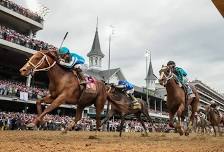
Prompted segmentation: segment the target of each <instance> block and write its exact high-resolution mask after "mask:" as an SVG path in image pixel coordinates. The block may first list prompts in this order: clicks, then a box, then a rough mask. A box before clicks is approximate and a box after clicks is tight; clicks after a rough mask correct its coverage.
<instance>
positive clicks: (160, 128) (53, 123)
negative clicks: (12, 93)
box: [0, 112, 167, 132]
mask: <svg viewBox="0 0 224 152" xmlns="http://www.w3.org/2000/svg"><path fill="white" fill-rule="evenodd" d="M35 117H36V114H28V113H22V112H0V130H28V129H29V128H28V127H27V125H28V124H29V123H31V122H32V121H33V120H34V119H35ZM71 121H72V117H69V116H59V115H50V114H47V115H46V116H45V117H44V121H43V123H42V124H41V125H40V126H39V128H38V130H63V129H65V127H66V126H67V125H68V124H69V122H71ZM145 125H146V128H147V129H148V131H157V132H165V131H166V129H167V124H166V123H154V124H153V126H152V124H151V123H148V122H145ZM108 126H109V128H107V127H106V124H105V125H104V126H103V127H102V128H101V130H102V131H115V132H116V131H119V129H120V120H116V119H115V120H110V121H108ZM74 130H76V131H79V130H82V131H95V130H96V121H95V119H91V118H82V119H81V120H80V121H79V122H78V124H77V126H76V128H74ZM123 131H125V132H142V131H144V130H143V127H142V125H141V123H140V122H138V121H137V120H126V121H125V123H124V128H123Z"/></svg>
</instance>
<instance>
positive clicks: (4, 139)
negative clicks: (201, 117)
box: [0, 131, 224, 152]
mask: <svg viewBox="0 0 224 152" xmlns="http://www.w3.org/2000/svg"><path fill="white" fill-rule="evenodd" d="M94 134H95V132H69V133H68V134H66V135H61V133H60V132H56V131H0V152H8V151H10V152H48V151H51V152H55V151H61V152H75V151H77V152H101V151H103V152H109V151H112V152H132V151H133V152H145V151H147V152H179V151H180V152H193V151H194V152H224V137H213V136H210V135H197V134H191V135H190V136H189V137H185V136H182V137H180V136H179V135H178V134H172V133H170V134H164V133H150V134H149V135H148V136H147V137H144V136H141V134H140V133H124V134H123V137H121V138H120V137H119V136H118V133H108V132H100V133H98V136H97V138H96V139H89V137H90V136H93V135H94Z"/></svg>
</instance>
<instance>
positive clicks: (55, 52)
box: [40, 50, 58, 61]
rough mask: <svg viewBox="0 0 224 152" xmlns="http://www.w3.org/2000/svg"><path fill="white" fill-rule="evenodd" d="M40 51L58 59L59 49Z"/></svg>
mask: <svg viewBox="0 0 224 152" xmlns="http://www.w3.org/2000/svg"><path fill="white" fill-rule="evenodd" d="M40 52H42V53H44V54H46V55H47V56H49V57H51V58H52V59H53V60H55V61H58V55H57V51H55V50H41V51H40Z"/></svg>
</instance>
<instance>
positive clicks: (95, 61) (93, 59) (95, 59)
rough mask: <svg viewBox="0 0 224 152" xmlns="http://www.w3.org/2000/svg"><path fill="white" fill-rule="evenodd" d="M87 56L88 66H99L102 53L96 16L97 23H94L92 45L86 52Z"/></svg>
mask: <svg viewBox="0 0 224 152" xmlns="http://www.w3.org/2000/svg"><path fill="white" fill-rule="evenodd" d="M87 56H88V57H89V67H90V68H101V65H102V58H103V57H104V54H103V53H102V51H101V48H100V41H99V35H98V17H97V24H96V32H95V36H94V40H93V45H92V48H91V51H90V52H89V53H88V54H87Z"/></svg>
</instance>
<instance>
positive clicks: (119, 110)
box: [101, 84, 153, 137]
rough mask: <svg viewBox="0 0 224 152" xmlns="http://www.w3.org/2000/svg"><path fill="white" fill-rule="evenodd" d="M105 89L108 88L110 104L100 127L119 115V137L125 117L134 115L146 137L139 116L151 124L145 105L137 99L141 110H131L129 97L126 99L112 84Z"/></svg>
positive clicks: (143, 124)
mask: <svg viewBox="0 0 224 152" xmlns="http://www.w3.org/2000/svg"><path fill="white" fill-rule="evenodd" d="M107 88H108V89H107V94H108V96H107V100H108V102H109V103H111V109H110V110H109V112H108V114H107V115H106V117H105V119H103V120H102V123H101V125H103V124H104V123H106V122H107V121H108V120H109V119H110V118H111V117H112V116H113V115H114V114H119V115H120V118H121V124H120V137H121V134H122V130H123V125H124V121H125V117H126V116H127V115H130V114H134V115H135V116H136V117H137V118H138V120H139V121H140V123H141V124H142V126H143V128H144V130H145V135H147V129H146V126H145V123H144V121H143V120H142V118H141V114H143V115H144V116H145V117H146V118H147V120H148V122H151V123H152V119H151V117H150V116H149V113H148V107H147V105H146V103H145V102H144V101H143V100H141V99H137V100H138V102H139V103H140V105H141V108H140V109H139V108H138V109H133V108H132V107H131V104H130V103H131V101H130V100H131V99H130V98H129V97H127V95H126V94H125V93H124V92H123V91H122V90H121V89H120V88H116V86H114V85H113V84H112V85H107ZM152 126H153V125H152Z"/></svg>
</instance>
